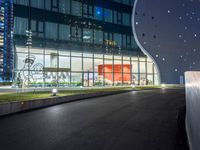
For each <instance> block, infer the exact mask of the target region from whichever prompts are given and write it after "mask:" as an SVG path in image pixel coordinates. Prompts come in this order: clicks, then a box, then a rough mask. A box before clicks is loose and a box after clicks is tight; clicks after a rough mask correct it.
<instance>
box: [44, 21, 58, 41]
mask: <svg viewBox="0 0 200 150" xmlns="http://www.w3.org/2000/svg"><path fill="white" fill-rule="evenodd" d="M45 35H46V38H49V39H53V40H56V39H57V38H58V36H57V35H58V24H56V23H50V22H46V24H45Z"/></svg>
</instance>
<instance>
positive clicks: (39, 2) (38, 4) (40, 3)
mask: <svg viewBox="0 0 200 150" xmlns="http://www.w3.org/2000/svg"><path fill="white" fill-rule="evenodd" d="M31 7H35V8H41V9H42V8H44V0H31Z"/></svg>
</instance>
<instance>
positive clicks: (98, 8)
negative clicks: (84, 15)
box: [96, 7, 102, 15]
mask: <svg viewBox="0 0 200 150" xmlns="http://www.w3.org/2000/svg"><path fill="white" fill-rule="evenodd" d="M96 14H97V15H101V14H102V8H100V7H97V8H96Z"/></svg>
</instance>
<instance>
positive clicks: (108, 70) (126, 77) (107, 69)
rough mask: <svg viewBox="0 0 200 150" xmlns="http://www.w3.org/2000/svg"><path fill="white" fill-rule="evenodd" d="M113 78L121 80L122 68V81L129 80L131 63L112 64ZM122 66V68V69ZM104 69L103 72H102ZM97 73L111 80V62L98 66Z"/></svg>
mask: <svg viewBox="0 0 200 150" xmlns="http://www.w3.org/2000/svg"><path fill="white" fill-rule="evenodd" d="M113 67H114V71H113V72H114V80H115V81H122V70H123V72H124V75H123V81H130V80H131V76H130V71H131V65H130V64H124V65H121V64H115V65H114V66H113ZM122 68H123V69H122ZM103 70H104V72H105V73H104V74H103ZM98 74H99V75H101V76H103V77H104V78H105V79H107V80H110V81H112V78H113V77H112V65H111V64H105V65H104V66H103V65H99V66H98Z"/></svg>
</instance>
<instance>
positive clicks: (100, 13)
mask: <svg viewBox="0 0 200 150" xmlns="http://www.w3.org/2000/svg"><path fill="white" fill-rule="evenodd" d="M94 18H95V19H96V20H103V9H102V8H101V7H94Z"/></svg>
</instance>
